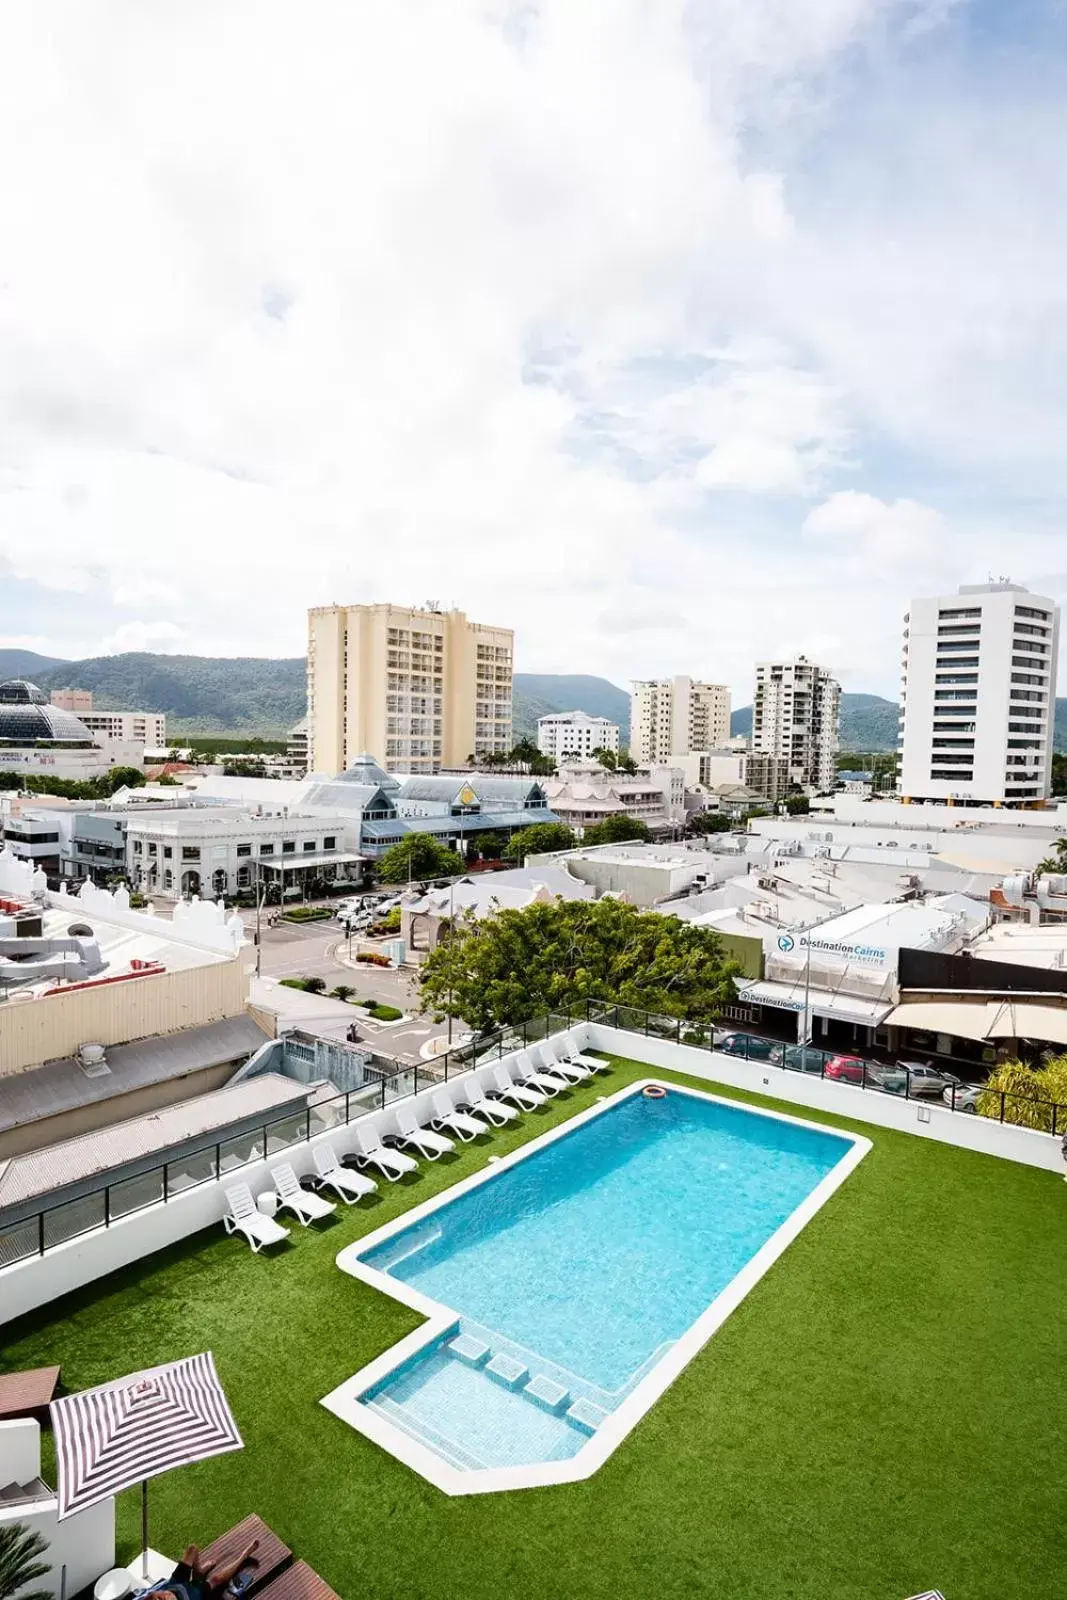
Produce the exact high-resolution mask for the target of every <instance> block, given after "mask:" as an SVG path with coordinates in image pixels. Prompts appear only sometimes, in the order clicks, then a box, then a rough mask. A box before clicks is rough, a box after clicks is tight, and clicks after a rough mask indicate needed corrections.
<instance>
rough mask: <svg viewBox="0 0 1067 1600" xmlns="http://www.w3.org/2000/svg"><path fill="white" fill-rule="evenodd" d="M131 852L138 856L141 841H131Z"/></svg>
mask: <svg viewBox="0 0 1067 1600" xmlns="http://www.w3.org/2000/svg"><path fill="white" fill-rule="evenodd" d="M8 837H9V838H10V837H11V836H10V834H9V835H8ZM133 853H134V855H135V856H139V855H140V854H141V841H140V839H135V840H134V841H133Z"/></svg>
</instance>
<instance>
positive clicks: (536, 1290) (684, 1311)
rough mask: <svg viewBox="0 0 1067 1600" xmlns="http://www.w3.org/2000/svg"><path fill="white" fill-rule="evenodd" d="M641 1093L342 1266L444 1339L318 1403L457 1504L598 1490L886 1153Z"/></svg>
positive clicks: (470, 1184)
mask: <svg viewBox="0 0 1067 1600" xmlns="http://www.w3.org/2000/svg"><path fill="white" fill-rule="evenodd" d="M644 1087H646V1086H645V1085H643V1084H636V1085H632V1086H631V1087H629V1088H628V1089H626V1090H624V1091H622V1092H621V1093H620V1094H617V1095H614V1096H612V1097H611V1098H610V1099H609V1100H607V1101H605V1102H604V1103H603V1104H602V1105H600V1106H597V1107H595V1108H594V1109H593V1110H592V1111H588V1112H585V1113H584V1114H582V1115H581V1116H578V1117H575V1118H574V1119H573V1120H572V1121H571V1122H570V1123H568V1124H565V1125H564V1126H563V1127H562V1128H560V1129H558V1130H555V1131H554V1132H553V1133H551V1134H547V1135H545V1136H544V1137H543V1138H542V1139H538V1140H535V1141H533V1143H531V1144H530V1145H527V1146H526V1147H524V1148H523V1149H522V1150H518V1151H516V1152H514V1153H513V1154H512V1155H511V1156H509V1157H506V1158H505V1159H504V1160H502V1161H500V1162H498V1163H495V1164H492V1165H491V1166H490V1167H489V1168H488V1170H486V1171H485V1172H481V1173H479V1174H477V1175H476V1176H475V1177H474V1178H471V1179H468V1180H467V1181H466V1182H465V1183H461V1184H458V1185H456V1186H455V1188H453V1189H452V1190H450V1191H447V1192H446V1193H445V1194H443V1195H441V1196H438V1197H437V1198H436V1199H435V1200H433V1201H430V1202H428V1203H427V1204H426V1205H424V1206H420V1207H418V1208H416V1210H415V1211H413V1212H411V1213H409V1214H408V1215H407V1216H406V1217H403V1218H400V1219H398V1221H397V1222H395V1223H392V1224H390V1225H388V1226H387V1227H385V1228H382V1229H379V1230H378V1231H377V1232H376V1233H374V1234H372V1235H371V1236H370V1237H369V1238H367V1239H365V1240H362V1241H360V1242H359V1243H358V1244H357V1245H354V1246H350V1247H349V1248H348V1249H347V1250H344V1251H342V1252H341V1254H340V1255H339V1256H338V1265H340V1266H341V1267H343V1268H344V1269H345V1270H347V1271H349V1272H351V1273H353V1275H355V1276H357V1277H359V1278H361V1279H363V1280H364V1281H365V1282H369V1283H372V1284H374V1285H375V1286H376V1287H378V1288H381V1289H384V1290H385V1291H386V1292H388V1293H390V1294H392V1295H394V1296H395V1297H396V1298H398V1299H400V1300H403V1301H404V1302H405V1303H406V1304H408V1305H411V1306H413V1307H415V1308H416V1309H417V1310H419V1311H422V1312H423V1313H424V1314H425V1315H426V1317H427V1322H426V1324H425V1326H424V1327H422V1328H420V1329H419V1330H417V1332H416V1333H415V1334H412V1335H411V1336H410V1337H409V1338H408V1339H406V1340H402V1341H401V1343H400V1344H399V1345H396V1346H394V1348H393V1349H392V1350H390V1351H388V1352H386V1354H385V1356H383V1357H381V1358H380V1359H379V1360H378V1361H376V1362H372V1363H371V1365H370V1366H368V1367H366V1368H364V1369H363V1371H362V1372H359V1373H357V1374H356V1375H355V1377H354V1378H352V1379H350V1380H349V1381H348V1383H346V1384H343V1385H342V1386H341V1387H340V1389H338V1390H335V1391H334V1392H333V1394H331V1395H329V1396H327V1397H326V1399H325V1400H324V1402H323V1403H324V1404H325V1405H327V1406H329V1407H330V1409H331V1410H334V1411H336V1412H337V1413H338V1415H341V1416H343V1417H344V1418H345V1420H347V1421H349V1422H351V1423H352V1425H353V1426H354V1427H357V1428H358V1429H359V1430H360V1431H361V1432H363V1433H366V1434H368V1435H369V1436H370V1437H371V1438H374V1439H376V1440H377V1442H378V1443H379V1444H383V1445H385V1447H386V1448H387V1449H390V1450H391V1451H392V1452H393V1454H395V1455H398V1456H400V1458H401V1459H402V1460H405V1461H407V1462H408V1464H409V1465H411V1466H414V1467H415V1468H416V1470H418V1471H420V1472H422V1473H423V1475H424V1476H426V1477H429V1478H430V1479H431V1480H432V1481H433V1482H435V1483H438V1484H439V1486H440V1487H442V1488H445V1489H447V1490H448V1491H449V1492H450V1493H471V1492H479V1491H484V1490H487V1489H498V1488H510V1487H524V1486H527V1485H532V1484H535V1483H549V1482H562V1481H566V1480H568V1479H574V1478H579V1477H584V1476H587V1475H588V1473H589V1472H592V1471H595V1470H596V1467H597V1466H599V1465H600V1463H601V1461H602V1460H604V1459H606V1456H607V1455H608V1454H610V1452H611V1450H612V1449H614V1448H615V1447H616V1445H617V1444H618V1442H619V1441H620V1439H621V1438H623V1437H624V1436H625V1434H626V1433H628V1432H629V1431H630V1429H631V1428H632V1427H633V1426H634V1425H635V1423H636V1422H637V1420H638V1419H639V1418H640V1416H642V1415H643V1414H644V1412H645V1411H646V1410H647V1409H648V1407H649V1406H650V1405H651V1404H653V1402H654V1401H655V1399H656V1398H657V1397H658V1395H659V1394H660V1393H662V1391H663V1390H664V1389H665V1388H666V1387H667V1385H668V1384H669V1383H670V1382H671V1381H672V1380H673V1378H674V1377H676V1376H677V1374H678V1372H679V1371H681V1370H682V1368H683V1367H684V1366H685V1365H686V1364H687V1362H688V1361H690V1360H691V1359H692V1357H693V1355H694V1354H695V1353H696V1351H697V1350H698V1349H699V1348H700V1347H701V1345H703V1344H704V1343H705V1342H706V1340H707V1339H708V1338H709V1337H710V1336H711V1334H712V1333H713V1332H714V1330H715V1328H716V1327H718V1326H719V1324H720V1323H721V1322H722V1321H723V1319H724V1318H725V1317H726V1316H728V1315H729V1312H730V1311H731V1310H733V1308H734V1306H735V1305H736V1304H737V1303H738V1302H739V1301H740V1299H742V1298H743V1296H744V1295H745V1294H746V1293H747V1292H748V1290H749V1289H750V1288H751V1287H752V1285H753V1283H755V1282H756V1280H757V1279H758V1278H759V1277H760V1276H761V1275H762V1274H763V1273H764V1272H765V1271H766V1270H767V1268H768V1267H769V1266H770V1265H771V1263H772V1262H773V1261H774V1260H775V1259H776V1258H777V1256H778V1255H780V1254H781V1252H782V1250H784V1249H785V1248H786V1246H787V1245H788V1244H789V1242H790V1241H791V1239H792V1238H794V1237H795V1236H796V1234H797V1233H798V1232H799V1231H800V1229H801V1228H802V1227H803V1226H804V1224H805V1222H807V1221H808V1220H809V1219H810V1217H811V1216H812V1215H813V1214H814V1212H815V1211H816V1210H817V1209H818V1208H819V1206H821V1205H822V1204H823V1203H824V1202H825V1200H826V1199H827V1198H828V1197H829V1195H830V1194H831V1193H832V1192H833V1190H834V1189H835V1188H836V1187H837V1186H838V1185H839V1184H840V1183H841V1182H843V1180H844V1178H845V1177H846V1176H847V1175H848V1173H849V1172H850V1171H851V1170H852V1168H853V1167H854V1166H855V1165H856V1163H857V1162H858V1161H859V1160H861V1159H862V1157H863V1155H864V1154H865V1153H866V1150H867V1149H868V1148H869V1142H868V1141H867V1140H865V1139H862V1138H860V1137H858V1136H855V1135H849V1134H840V1133H835V1132H831V1131H830V1130H828V1129H826V1128H823V1127H819V1126H817V1125H815V1124H812V1123H807V1122H802V1121H800V1120H799V1119H796V1118H793V1117H787V1116H782V1115H778V1114H775V1113H769V1112H762V1111H755V1110H751V1109H749V1108H748V1107H744V1106H741V1105H739V1104H737V1103H736V1102H733V1101H727V1100H722V1099H718V1098H716V1097H715V1096H712V1095H707V1094H702V1093H699V1092H696V1091H691V1090H682V1089H678V1088H670V1089H669V1090H668V1091H667V1093H666V1094H665V1095H663V1096H662V1097H661V1098H655V1099H653V1098H649V1097H647V1096H645V1095H644V1093H643V1092H642V1091H643V1088H644Z"/></svg>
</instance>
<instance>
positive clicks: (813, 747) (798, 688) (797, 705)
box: [752, 656, 841, 792]
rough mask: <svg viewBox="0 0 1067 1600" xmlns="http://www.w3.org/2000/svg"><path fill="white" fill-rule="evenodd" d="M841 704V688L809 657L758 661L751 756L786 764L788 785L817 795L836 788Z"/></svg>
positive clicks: (753, 702)
mask: <svg viewBox="0 0 1067 1600" xmlns="http://www.w3.org/2000/svg"><path fill="white" fill-rule="evenodd" d="M840 705H841V686H840V684H839V683H838V682H837V681H836V679H834V678H831V676H830V674H829V673H828V672H827V671H826V669H825V667H818V666H816V665H815V663H814V662H813V661H809V660H808V659H807V657H806V656H797V658H796V660H795V661H758V662H757V663H756V693H755V697H754V699H753V701H752V753H753V755H755V756H769V757H771V758H772V759H773V760H775V761H779V762H785V764H786V769H787V772H788V778H789V783H790V784H796V785H798V786H799V787H800V788H802V789H813V790H815V791H816V792H822V791H825V790H828V789H832V788H833V787H834V783H835V781H836V776H837V774H836V770H835V759H834V758H835V757H836V755H837V743H838V740H837V726H838V716H839V712H840ZM770 770H772V771H773V769H770ZM779 770H780V769H779Z"/></svg>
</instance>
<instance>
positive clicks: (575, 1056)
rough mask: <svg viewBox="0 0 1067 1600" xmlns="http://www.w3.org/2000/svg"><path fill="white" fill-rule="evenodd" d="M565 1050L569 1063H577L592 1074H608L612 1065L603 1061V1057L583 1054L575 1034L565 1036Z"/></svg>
mask: <svg viewBox="0 0 1067 1600" xmlns="http://www.w3.org/2000/svg"><path fill="white" fill-rule="evenodd" d="M562 1048H563V1050H564V1051H565V1052H566V1056H567V1060H568V1061H576V1062H577V1063H578V1065H579V1066H580V1067H586V1068H588V1070H589V1071H590V1072H607V1070H608V1068H609V1066H610V1065H611V1063H610V1062H609V1061H605V1060H603V1058H602V1057H601V1056H587V1055H583V1054H582V1047H581V1045H580V1044H579V1043H578V1040H577V1039H576V1038H575V1036H574V1034H573V1033H565V1034H564V1035H563V1047H562Z"/></svg>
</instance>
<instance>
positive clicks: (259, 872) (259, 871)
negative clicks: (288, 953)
mask: <svg viewBox="0 0 1067 1600" xmlns="http://www.w3.org/2000/svg"><path fill="white" fill-rule="evenodd" d="M265 893H266V888H265V885H264V881H263V863H262V861H260V860H259V858H258V856H257V857H256V977H257V978H258V977H259V975H260V970H261V968H262V964H263V963H262V956H261V951H262V948H263V932H262V921H261V913H262V910H263V895H264V894H265Z"/></svg>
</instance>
